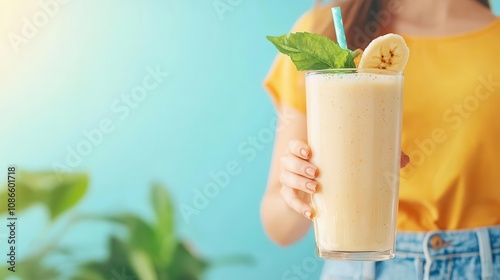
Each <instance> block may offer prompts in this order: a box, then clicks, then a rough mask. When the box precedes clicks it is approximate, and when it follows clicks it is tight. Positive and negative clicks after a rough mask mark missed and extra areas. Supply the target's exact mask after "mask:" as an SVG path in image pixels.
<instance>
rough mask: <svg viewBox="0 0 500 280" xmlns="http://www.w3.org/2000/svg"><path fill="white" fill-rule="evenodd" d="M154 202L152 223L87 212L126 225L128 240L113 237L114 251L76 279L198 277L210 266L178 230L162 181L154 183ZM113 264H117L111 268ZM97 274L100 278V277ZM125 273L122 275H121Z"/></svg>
mask: <svg viewBox="0 0 500 280" xmlns="http://www.w3.org/2000/svg"><path fill="white" fill-rule="evenodd" d="M150 199H151V202H152V205H153V210H154V213H155V221H154V222H153V223H148V222H147V221H144V220H143V219H142V218H141V217H138V216H136V215H133V214H127V213H125V214H120V215H101V216H86V217H85V218H86V219H97V220H104V221H108V222H112V223H117V224H119V225H121V226H123V227H124V228H125V229H126V230H127V232H128V238H127V239H126V240H124V241H122V240H120V239H118V238H116V237H111V238H110V239H109V251H110V254H109V256H108V258H107V259H106V260H105V261H102V262H89V263H86V264H84V265H83V266H82V268H81V269H80V272H79V274H78V275H77V276H76V277H74V278H73V280H86V279H90V278H89V275H92V276H93V277H94V278H91V279H103V280H104V279H113V278H115V279H117V280H120V279H121V278H122V279H147V280H149V279H150V280H163V279H182V280H197V279H200V278H201V275H202V274H203V272H204V271H205V270H206V269H207V268H208V265H209V263H208V261H206V260H204V259H202V258H199V257H196V256H195V255H194V254H193V253H191V251H190V250H188V247H187V245H186V244H185V243H184V242H182V241H181V240H179V239H178V238H177V237H176V235H175V231H174V217H173V210H174V209H173V204H172V200H171V198H170V196H169V195H168V193H167V191H166V190H165V188H164V187H163V186H162V185H159V184H154V185H153V187H152V189H151V197H150ZM110 268H113V269H111V270H110ZM97 275H99V276H100V278H96V277H97ZM120 277H121V278H120Z"/></svg>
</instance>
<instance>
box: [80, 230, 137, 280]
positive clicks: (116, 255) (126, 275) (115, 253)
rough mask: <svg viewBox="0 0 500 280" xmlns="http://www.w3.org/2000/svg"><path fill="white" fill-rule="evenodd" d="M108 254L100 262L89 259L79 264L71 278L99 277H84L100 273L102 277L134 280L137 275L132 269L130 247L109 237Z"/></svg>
mask: <svg viewBox="0 0 500 280" xmlns="http://www.w3.org/2000/svg"><path fill="white" fill-rule="evenodd" d="M108 248H109V255H108V257H107V259H106V260H104V261H102V262H96V261H91V262H87V263H85V264H83V265H81V267H80V269H79V270H78V271H77V274H76V275H75V276H73V277H72V278H71V279H73V280H77V279H78V280H80V279H82V280H83V279H100V278H85V277H87V276H88V275H91V274H94V275H100V276H101V278H102V279H121V280H126V279H127V280H136V279H140V278H138V275H137V274H136V272H135V271H134V269H133V267H132V265H131V263H130V259H129V257H130V256H129V254H130V248H129V247H128V245H127V244H126V243H125V242H123V241H121V240H119V239H118V238H116V237H111V238H110V239H109V247H108Z"/></svg>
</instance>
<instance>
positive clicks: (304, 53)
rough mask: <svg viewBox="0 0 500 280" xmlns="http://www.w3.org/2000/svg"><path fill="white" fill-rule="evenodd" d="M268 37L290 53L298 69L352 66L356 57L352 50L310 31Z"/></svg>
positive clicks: (280, 48) (285, 51)
mask: <svg viewBox="0 0 500 280" xmlns="http://www.w3.org/2000/svg"><path fill="white" fill-rule="evenodd" d="M267 39H268V40H269V41H271V43H273V44H274V46H275V47H276V48H277V49H278V51H280V52H281V53H283V54H286V55H288V56H289V57H290V58H291V59H292V61H293V63H294V64H295V66H296V67H297V70H299V71H306V70H321V69H331V68H350V67H351V66H352V65H354V58H353V57H352V55H351V51H350V50H344V49H342V48H341V47H340V46H339V45H338V44H336V43H335V42H333V41H332V40H330V39H329V38H327V37H325V36H321V35H319V34H313V33H308V32H297V33H291V34H285V35H281V36H277V37H273V36H267Z"/></svg>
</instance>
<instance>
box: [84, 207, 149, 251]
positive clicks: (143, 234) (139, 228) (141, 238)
mask: <svg viewBox="0 0 500 280" xmlns="http://www.w3.org/2000/svg"><path fill="white" fill-rule="evenodd" d="M82 218H83V219H93V220H103V221H108V222H113V223H117V224H120V225H122V226H124V227H125V228H126V229H127V232H128V234H129V237H128V239H127V244H128V245H129V246H130V247H131V248H133V249H140V250H143V251H145V252H146V253H147V254H149V255H151V256H152V257H154V258H156V257H157V256H158V250H159V246H158V240H157V238H156V233H155V230H154V228H153V227H152V226H151V225H149V224H148V223H147V222H146V221H144V220H143V219H142V218H140V217H138V216H136V215H133V214H121V215H100V216H96V215H85V216H82Z"/></svg>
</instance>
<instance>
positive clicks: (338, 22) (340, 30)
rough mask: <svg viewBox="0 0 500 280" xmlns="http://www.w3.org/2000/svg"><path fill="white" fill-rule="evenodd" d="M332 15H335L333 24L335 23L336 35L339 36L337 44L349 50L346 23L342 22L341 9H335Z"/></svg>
mask: <svg viewBox="0 0 500 280" xmlns="http://www.w3.org/2000/svg"><path fill="white" fill-rule="evenodd" d="M332 14H333V22H334V23H335V33H336V34H337V43H338V44H339V46H340V47H341V48H343V49H344V50H347V42H346V39H345V31H344V22H342V11H341V10H340V7H333V8H332Z"/></svg>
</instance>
